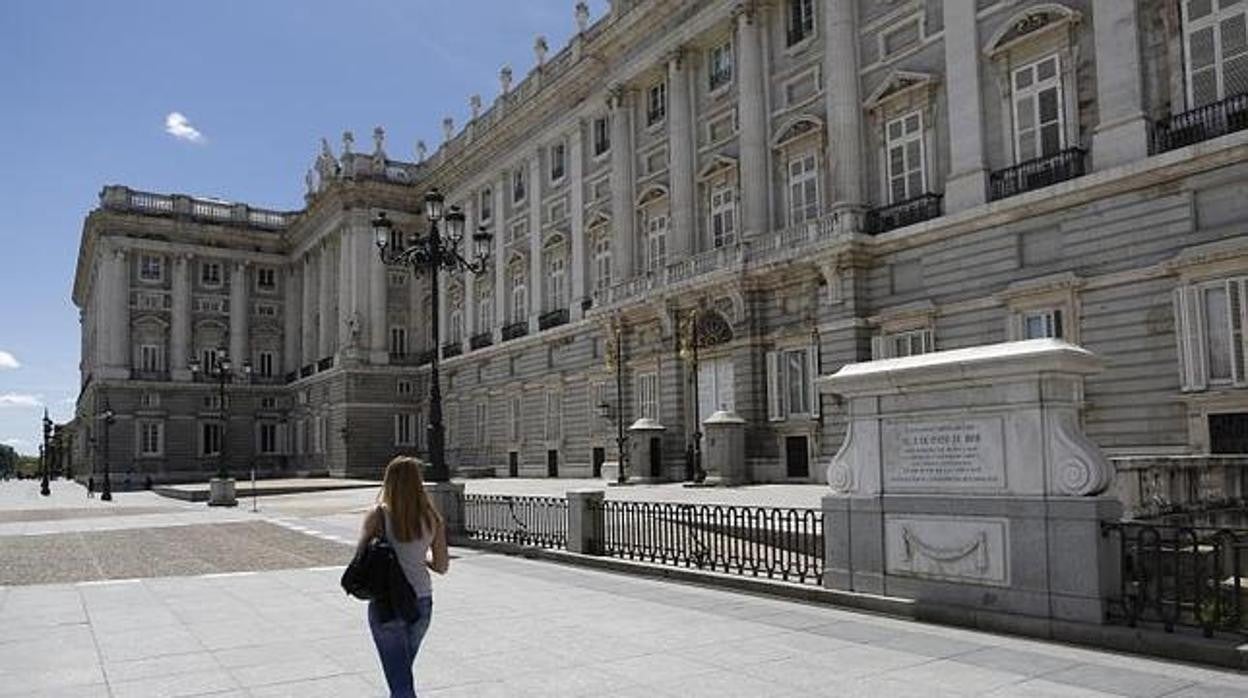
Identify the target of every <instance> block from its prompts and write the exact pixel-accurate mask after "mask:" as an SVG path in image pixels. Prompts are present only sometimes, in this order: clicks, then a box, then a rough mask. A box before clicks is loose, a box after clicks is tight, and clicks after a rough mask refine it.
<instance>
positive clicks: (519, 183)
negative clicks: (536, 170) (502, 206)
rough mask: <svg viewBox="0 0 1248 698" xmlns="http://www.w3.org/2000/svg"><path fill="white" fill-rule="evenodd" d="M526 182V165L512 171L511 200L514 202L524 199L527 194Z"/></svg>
mask: <svg viewBox="0 0 1248 698" xmlns="http://www.w3.org/2000/svg"><path fill="white" fill-rule="evenodd" d="M524 184H525V182H524V165H521V166H519V167H517V168H516V169H515V170H514V171H513V172H512V173H511V202H512V203H513V204H518V203H520V202H521V201H524V197H525V195H526V194H527V192H526V190H525V186H524Z"/></svg>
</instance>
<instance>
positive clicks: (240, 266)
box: [230, 262, 251, 375]
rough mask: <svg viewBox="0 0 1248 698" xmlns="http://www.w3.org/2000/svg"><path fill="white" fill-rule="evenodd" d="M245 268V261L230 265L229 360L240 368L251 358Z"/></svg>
mask: <svg viewBox="0 0 1248 698" xmlns="http://www.w3.org/2000/svg"><path fill="white" fill-rule="evenodd" d="M247 268H248V264H247V263H246V262H234V263H233V264H232V265H231V266H230V360H231V361H233V362H234V365H235V366H237V367H240V368H241V367H242V365H243V362H244V361H249V360H250V359H251V355H250V354H249V353H248V351H247V344H248V342H247V326H248V320H249V319H250V313H248V312H247V305H248V303H247ZM236 375H237V374H236Z"/></svg>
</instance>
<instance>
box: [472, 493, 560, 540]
mask: <svg viewBox="0 0 1248 698" xmlns="http://www.w3.org/2000/svg"><path fill="white" fill-rule="evenodd" d="M464 531H465V533H467V535H468V537H470V538H473V539H475V540H485V541H495V542H502V543H515V544H517V545H531V546H536V547H539V548H566V547H567V545H568V500H567V499H563V498H560V497H511V496H506V495H481V494H467V495H464Z"/></svg>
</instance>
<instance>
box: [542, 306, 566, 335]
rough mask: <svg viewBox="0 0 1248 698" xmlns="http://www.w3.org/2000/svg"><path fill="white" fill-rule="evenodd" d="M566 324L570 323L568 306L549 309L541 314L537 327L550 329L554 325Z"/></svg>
mask: <svg viewBox="0 0 1248 698" xmlns="http://www.w3.org/2000/svg"><path fill="white" fill-rule="evenodd" d="M566 324H568V309H567V308H556V309H555V310H548V311H546V312H544V313H542V314H541V315H539V316H538V318H537V329H539V330H549V329H550V328H552V327H558V326H560V325H566Z"/></svg>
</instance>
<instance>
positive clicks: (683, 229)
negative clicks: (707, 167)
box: [667, 49, 696, 261]
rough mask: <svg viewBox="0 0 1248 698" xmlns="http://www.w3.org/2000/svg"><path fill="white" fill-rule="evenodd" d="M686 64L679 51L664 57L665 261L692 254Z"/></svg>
mask: <svg viewBox="0 0 1248 698" xmlns="http://www.w3.org/2000/svg"><path fill="white" fill-rule="evenodd" d="M688 65H689V61H688V59H687V58H686V57H685V56H684V54H683V52H682V51H681V50H680V49H677V50H675V51H673V52H672V53H671V54H669V55H668V57H667V93H668V96H669V104H668V110H667V129H668V131H667V138H668V141H667V146H668V152H669V156H670V157H669V159H670V162H671V164H670V166H669V167H670V174H671V183H670V186H671V202H672V228H673V230H672V233H673V235H672V236H671V243H669V244H671V247H670V248H669V249H668V259H669V260H672V261H677V260H681V259H684V258H686V257H689V256H690V255H692V254H693V253H694V251H695V248H696V244H695V242H694V240H695V235H694V216H693V212H694V210H695V208H696V206H695V204H694V199H695V194H694V183H693V169H694V168H693V142H692V140H693V139H692V137H693V106H692V100H691V99H690V96H689V90H690V88H689V73H690V71H689V68H688Z"/></svg>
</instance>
